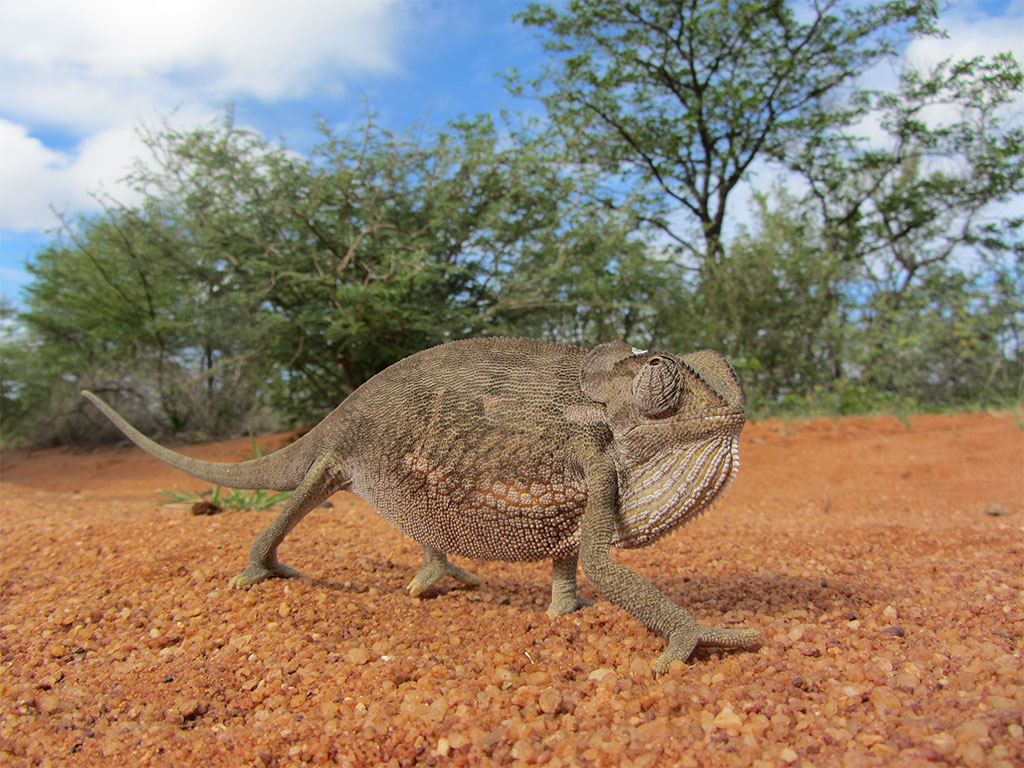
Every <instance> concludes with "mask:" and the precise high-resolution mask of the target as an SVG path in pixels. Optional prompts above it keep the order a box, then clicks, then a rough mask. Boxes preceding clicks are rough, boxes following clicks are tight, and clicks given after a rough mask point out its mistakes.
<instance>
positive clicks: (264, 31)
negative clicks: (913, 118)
mask: <svg viewBox="0 0 1024 768" xmlns="http://www.w3.org/2000/svg"><path fill="white" fill-rule="evenodd" d="M524 5H525V3H523V2H520V1H519V0H432V1H428V0H404V1H401V0H290V2H288V3H281V2H277V1H276V0H275V1H274V2H270V0H174V1H173V2H170V1H168V0H150V2H138V0H0V295H2V296H4V297H5V298H7V299H10V300H13V301H16V302H17V301H18V297H19V291H20V287H21V286H22V285H24V284H25V282H27V278H28V275H27V274H26V273H25V272H24V263H25V261H26V259H29V258H31V256H32V254H33V253H34V252H36V251H37V250H39V249H40V248H41V247H42V246H43V245H44V244H45V243H46V242H47V241H48V239H49V237H50V235H48V234H47V233H48V231H50V230H52V228H53V227H54V226H55V225H56V224H57V220H58V219H57V214H59V213H63V214H65V215H75V214H79V213H89V212H91V211H95V210H96V209H97V205H96V203H95V200H94V196H95V195H97V194H110V195H113V196H115V197H118V198H124V196H125V192H124V190H123V189H119V187H118V179H119V178H121V177H122V176H123V175H124V173H125V169H126V168H127V166H128V165H129V163H130V162H131V160H132V158H133V157H134V156H136V155H137V154H139V153H140V149H139V144H138V142H137V139H136V136H135V134H136V129H137V127H138V126H139V125H141V124H146V125H155V124H158V123H159V122H160V121H161V120H163V119H165V118H168V117H169V118H170V119H171V120H172V121H173V122H174V123H175V124H177V125H180V126H185V125H190V124H197V123H201V122H206V121H209V120H211V119H214V118H216V117H217V116H218V115H221V114H222V113H223V110H224V107H225V105H227V104H234V105H235V108H236V120H237V122H238V123H240V124H243V125H246V126H249V127H253V128H255V129H257V130H259V131H261V132H262V133H263V134H264V135H266V136H268V137H270V138H283V139H284V140H285V142H286V143H287V144H288V145H289V146H291V147H292V148H295V149H298V150H303V149H306V148H308V146H309V145H310V143H311V142H312V141H313V126H314V120H313V116H314V115H315V114H320V115H323V116H324V117H325V118H327V119H328V120H330V121H333V122H343V121H347V120H354V119H357V118H358V117H359V116H360V115H362V114H363V112H364V106H363V103H362V101H363V100H364V99H368V100H369V102H370V104H371V106H372V107H373V108H374V109H375V110H376V111H377V112H378V113H379V114H380V119H381V122H382V123H383V124H384V125H386V126H388V127H391V128H394V129H398V130H400V129H402V128H404V127H407V126H409V125H410V124H412V123H414V122H417V121H419V120H422V119H424V118H426V119H427V120H428V121H429V122H430V123H431V124H434V125H441V124H442V123H444V122H445V121H446V120H448V119H450V118H452V117H454V116H456V115H458V114H461V113H477V112H493V111H496V110H497V109H499V108H501V107H508V108H511V109H525V108H533V107H532V105H531V104H528V103H524V102H519V101H517V100H515V99H513V98H512V97H510V96H508V95H507V94H506V93H505V92H504V90H503V88H502V84H501V81H500V79H499V78H497V77H496V73H499V72H501V71H503V70H504V69H506V68H508V67H518V68H519V69H520V71H523V72H526V73H529V72H533V71H535V70H536V68H537V67H538V66H539V62H540V60H541V57H542V51H541V47H540V45H539V43H537V41H536V40H535V38H534V35H533V32H531V31H528V30H524V29H522V27H520V26H519V25H517V24H514V23H513V22H512V21H511V16H512V14H513V13H514V12H515V11H516V10H518V9H520V8H522V7H523V6H524ZM942 22H943V25H944V26H945V28H946V29H947V30H948V32H949V38H948V39H946V40H923V41H916V42H914V43H912V44H911V46H910V48H909V49H908V50H907V52H906V57H907V58H908V59H909V60H911V61H914V62H934V61H937V60H939V59H941V58H943V57H945V56H948V55H960V56H967V55H977V54H989V53H993V52H995V51H1001V50H1012V51H1014V52H1015V54H1016V55H1017V57H1018V59H1019V60H1022V61H1024V42H1022V41H1024V0H964V2H959V3H956V2H954V3H953V6H952V7H951V8H950V10H948V11H947V12H946V13H945V14H944V15H943V18H942ZM899 66H900V64H899V63H897V64H896V65H895V66H893V65H887V67H888V75H887V74H886V73H885V72H882V73H876V75H875V76H876V77H882V78H885V77H886V76H893V74H892V73H894V72H895V71H897V70H898V68H899Z"/></svg>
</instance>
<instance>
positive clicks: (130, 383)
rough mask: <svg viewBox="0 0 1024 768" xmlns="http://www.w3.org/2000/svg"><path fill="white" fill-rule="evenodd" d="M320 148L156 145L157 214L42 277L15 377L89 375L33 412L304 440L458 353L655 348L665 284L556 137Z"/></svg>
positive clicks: (237, 133) (208, 132) (147, 183)
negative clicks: (277, 426)
mask: <svg viewBox="0 0 1024 768" xmlns="http://www.w3.org/2000/svg"><path fill="white" fill-rule="evenodd" d="M321 130H322V141H321V143H320V144H319V145H318V146H317V147H315V148H314V149H313V150H312V152H311V153H310V154H309V155H306V156H303V155H299V154H298V153H295V152H291V151H288V150H287V149H285V148H283V147H279V146H274V145H272V144H270V143H268V142H266V141H265V140H264V139H263V138H262V137H260V136H259V135H257V134H255V133H253V132H251V131H247V130H244V129H240V128H238V127H237V126H235V125H234V123H233V120H232V119H231V115H230V114H228V115H227V117H226V119H225V120H223V121H221V122H218V123H214V124H210V125H207V126H203V127H200V128H198V129H195V130H189V131H177V130H174V129H172V128H169V127H164V128H163V129H161V130H159V131H155V132H152V133H150V134H149V135H148V137H147V142H148V146H149V149H150V157H149V158H147V159H146V160H145V162H140V164H139V165H138V167H137V168H136V170H135V172H134V174H133V175H132V177H131V182H132V183H133V184H134V185H135V187H136V189H137V190H139V192H140V193H141V194H142V197H143V203H142V204H141V205H140V206H138V207H136V208H125V207H118V206H111V207H110V208H109V209H108V210H107V211H106V212H105V213H104V214H103V215H102V216H99V217H96V218H93V219H87V220H82V221H80V222H78V223H77V224H76V225H75V226H74V227H71V228H69V229H68V233H67V234H68V236H69V237H68V239H67V240H66V241H65V242H63V243H61V244H55V245H54V246H53V247H52V248H50V249H47V250H46V251H44V252H43V253H41V254H40V255H39V256H38V257H37V259H36V263H35V265H34V266H33V267H32V270H33V272H34V274H35V277H36V282H35V283H34V284H33V286H32V287H31V288H30V290H29V293H28V311H27V312H26V313H24V314H23V316H22V320H23V322H24V323H25V324H26V326H27V329H28V334H27V338H26V342H25V343H24V344H22V346H21V349H22V350H23V351H25V353H26V355H25V356H24V359H23V360H22V363H21V364H20V366H19V367H20V369H21V370H22V371H23V372H24V371H27V370H28V369H29V367H31V366H30V365H29V363H31V362H32V361H41V360H43V359H47V360H50V359H56V358H57V357H58V354H57V353H58V351H60V353H61V354H63V353H65V352H68V351H69V350H70V352H72V353H73V354H71V355H70V357H67V356H65V357H64V358H61V359H62V363H61V366H58V367H50V368H47V371H48V373H47V375H46V376H45V377H42V378H40V386H39V387H36V390H38V391H39V392H40V393H43V396H44V397H45V391H46V387H47V386H51V385H56V386H57V387H58V388H59V389H60V390H61V391H62V392H65V393H66V395H67V396H66V397H65V398H63V399H62V400H61V402H62V403H63V406H62V407H63V408H64V409H65V410H67V409H70V408H73V407H74V406H73V405H72V404H73V403H76V402H77V400H76V398H75V395H74V391H75V389H76V386H77V385H78V384H79V383H85V384H89V385H91V386H96V382H97V381H100V383H101V385H102V386H100V388H101V389H104V390H105V391H106V392H107V394H108V395H112V396H113V399H115V400H118V399H120V401H121V403H122V404H125V403H126V401H134V402H136V403H137V404H138V405H139V406H140V410H144V409H145V406H146V404H147V401H149V404H150V405H151V406H155V407H156V409H157V410H159V411H162V415H163V419H162V420H161V421H162V423H161V424H159V425H154V426H162V427H163V428H164V429H165V430H167V431H179V430H181V429H182V428H192V427H194V426H196V425H198V424H201V423H206V424H207V425H218V424H219V425H226V424H228V423H231V424H233V425H237V424H239V423H241V421H242V420H241V419H238V418H232V416H235V417H237V414H238V408H241V407H243V406H245V407H248V408H252V407H254V406H255V405H258V404H259V403H261V402H266V401H267V400H268V399H269V402H270V403H271V405H273V406H274V408H275V409H276V412H277V413H279V414H281V415H283V416H284V417H286V418H287V419H289V420H308V419H312V418H318V417H319V416H321V415H323V413H325V412H326V411H327V410H329V409H330V408H332V407H334V406H335V405H337V403H338V402H340V400H341V399H343V398H344V397H345V395H347V394H348V393H349V392H350V391H351V390H352V389H353V388H354V387H356V386H358V385H359V384H360V383H362V382H363V381H365V380H366V379H367V378H369V377H370V376H372V375H373V374H375V373H376V372H378V371H379V370H381V369H382V368H384V367H386V366H387V365H389V364H390V363H392V362H394V361H395V360H397V359H399V358H401V357H404V356H406V355H408V354H411V353H413V352H416V351H419V350H421V349H424V348H426V347H429V346H431V345H434V344H438V343H442V342H445V341H449V340H452V339H455V338H461V337H464V336H470V335H482V334H510V333H513V334H514V333H529V334H531V335H536V336H542V337H547V338H551V339H555V340H561V341H570V342H577V343H584V344H594V343H597V342H598V341H604V340H606V339H607V338H609V337H610V336H618V337H627V338H628V337H630V336H631V335H635V334H638V333H641V332H642V331H643V330H644V328H645V326H644V321H645V318H649V317H650V316H651V314H652V313H651V311H650V306H649V304H650V301H651V297H652V296H654V295H655V294H656V293H657V292H658V290H659V289H658V282H659V280H660V279H661V278H660V275H661V270H660V267H661V265H660V264H659V263H657V262H655V261H654V260H651V259H649V258H648V256H647V253H646V251H645V250H644V248H643V245H642V242H641V241H640V240H639V239H638V236H637V234H636V232H635V231H634V227H633V224H634V219H633V218H632V217H630V216H628V215H626V214H625V213H624V212H621V211H613V210H609V209H606V208H603V207H601V206H597V205H595V204H594V203H593V198H592V195H591V194H589V192H588V189H587V187H588V185H589V184H590V177H589V176H588V175H587V174H572V173H567V172H566V165H565V163H564V162H562V161H561V160H559V158H558V157H557V156H556V154H555V152H554V150H553V148H552V147H551V146H550V145H549V143H548V140H547V139H546V138H545V137H543V136H538V135H534V134H533V133H531V132H530V131H528V130H527V129H526V128H525V127H524V128H513V127H509V128H507V129H505V130H500V129H499V128H498V127H496V126H495V125H494V122H493V121H492V120H491V119H490V118H487V117H479V118H473V119H468V118H467V119H462V120H459V121H456V122H455V123H453V124H451V125H449V126H448V128H447V130H446V131H442V132H438V133H430V132H427V131H424V130H418V131H409V132H407V133H403V134H392V133H390V132H387V131H384V130H382V129H380V128H379V127H378V126H377V125H376V124H375V123H374V122H373V120H372V117H370V118H368V119H367V122H366V123H365V125H363V126H362V127H361V128H359V129H357V130H355V131H352V132H350V133H345V134H340V135H339V134H338V133H336V132H334V131H332V130H330V129H329V128H327V127H326V126H321ZM60 367H62V368H63V371H59V370H58V368H60ZM36 370H38V367H37V368H36ZM229 371H230V372H231V373H232V375H233V379H232V378H231V377H229V376H227V375H226V374H227V373H228V372H229ZM69 374H70V375H69ZM221 374H224V375H221ZM54 377H57V378H59V379H60V380H59V381H57V382H54ZM61 377H63V378H61ZM76 379H77V381H76ZM4 384H5V387H4V392H5V395H4V397H3V398H0V404H3V405H4V407H5V409H7V408H8V406H10V407H14V406H15V405H17V403H16V402H15V400H17V399H18V398H17V396H15V397H13V398H11V397H7V396H6V393H7V392H8V390H11V391H13V392H15V393H17V392H21V393H26V392H27V391H28V389H30V388H31V387H27V386H26V385H27V381H26V376H21V377H20V379H19V381H18V382H13V381H12V387H7V386H6V384H7V382H6V380H5V381H4ZM203 385H205V386H203ZM214 385H215V386H214ZM183 392H184V393H186V394H189V395H190V397H183V396H182V394H183ZM221 393H222V394H224V395H225V397H226V398H227V400H226V401H224V402H223V403H222V406H223V409H222V410H223V412H222V413H221V416H222V417H223V418H221V419H220V420H216V419H208V418H204V417H203V415H202V411H201V409H199V408H197V407H195V406H196V399H197V398H199V399H200V400H203V399H204V398H205V400H203V402H206V403H212V402H220V401H216V400H215V397H214V396H215V395H218V394H221ZM232 393H234V394H235V395H237V398H234V399H233V398H232ZM190 404H191V405H192V406H193V407H191V408H190V407H189V406H190ZM200 404H201V403H200ZM236 406H237V407H236ZM129 410H131V409H129ZM137 412H138V411H136V413H137ZM52 421H54V422H55V423H57V422H60V419H52ZM215 428H216V427H215ZM28 431H30V430H28V429H26V430H23V432H28ZM66 432H67V431H66V430H65V433H66Z"/></svg>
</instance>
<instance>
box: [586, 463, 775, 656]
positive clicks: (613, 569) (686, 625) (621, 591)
mask: <svg viewBox="0 0 1024 768" xmlns="http://www.w3.org/2000/svg"><path fill="white" fill-rule="evenodd" d="M585 469H586V476H587V506H586V510H585V512H584V514H583V525H582V530H581V532H580V557H581V559H582V562H583V572H584V573H585V574H586V575H587V578H588V579H590V580H591V581H592V582H593V583H594V585H595V586H596V587H597V588H598V589H599V590H601V592H602V593H603V594H604V595H605V596H606V597H607V598H608V599H609V600H611V601H612V602H613V603H615V605H617V606H619V607H620V608H622V609H623V610H625V611H627V612H629V613H630V614H631V615H632V616H633V617H634V618H636V619H638V620H639V621H641V622H643V623H644V624H645V625H646V626H647V627H648V628H649V629H651V630H653V631H655V632H659V633H661V634H662V635H664V636H665V637H666V638H668V647H667V648H666V649H665V652H664V653H662V654H661V656H659V657H658V659H657V660H656V661H655V662H654V671H655V673H662V672H665V671H666V670H667V669H668V666H669V664H671V663H672V661H673V660H675V659H680V660H682V661H685V660H686V659H688V658H689V657H690V654H691V653H693V650H694V649H695V648H697V647H698V646H713V647H718V648H756V647H758V646H759V645H761V644H762V643H763V642H764V638H763V637H762V636H761V633H760V632H757V631H754V630H735V629H716V628H714V627H705V626H703V625H702V624H698V623H697V620H696V619H694V618H693V616H691V615H690V613H689V612H687V611H685V610H683V609H682V608H680V607H679V606H678V605H676V604H675V603H673V602H672V601H671V600H669V599H668V597H666V596H665V595H664V594H663V593H662V592H661V590H659V589H658V588H657V587H655V586H654V585H653V584H651V583H650V582H649V581H647V579H645V578H643V577H642V576H640V575H639V574H637V573H634V572H633V571H631V570H629V569H628V568H626V567H625V566H623V565H620V564H618V563H616V562H615V561H614V560H612V559H611V557H610V556H609V554H608V549H609V547H610V546H611V540H612V535H613V533H614V530H615V510H616V504H617V503H618V501H617V495H616V494H617V479H616V474H615V466H614V464H613V463H612V462H611V460H610V459H609V458H608V457H606V456H603V455H596V456H594V457H592V458H591V459H590V460H589V462H588V464H587V466H586V468H585Z"/></svg>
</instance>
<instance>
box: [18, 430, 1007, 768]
mask: <svg viewBox="0 0 1024 768" xmlns="http://www.w3.org/2000/svg"><path fill="white" fill-rule="evenodd" d="M287 438H288V436H276V437H270V438H266V439H263V440H261V441H259V442H260V444H261V447H263V448H266V449H273V448H276V447H279V446H280V445H282V444H283V443H284V442H285V440H287ZM247 449H248V445H247V442H246V441H235V442H231V443H219V444H214V445H206V446H194V447H191V448H187V449H185V452H186V453H189V454H190V455H195V456H199V457H202V458H205V459H210V460H235V459H239V458H243V457H244V455H245V454H246V451H247ZM741 456H742V462H743V468H742V469H741V471H740V474H739V478H738V479H737V481H736V482H735V483H734V485H733V487H732V489H731V490H730V491H729V493H728V494H726V496H725V498H724V499H723V501H722V502H720V503H719V504H718V506H717V507H716V508H715V509H714V510H712V511H711V512H709V513H708V514H706V515H704V516H703V517H701V518H700V519H699V520H698V521H696V522H695V523H693V524H691V525H689V526H688V527H685V528H683V529H681V530H679V531H677V532H675V533H673V534H672V535H671V536H669V537H667V538H666V539H664V540H662V541H661V542H659V543H657V544H655V545H654V546H652V547H649V548H647V549H642V550H635V551H619V552H615V553H614V554H615V557H616V558H617V559H618V560H619V561H620V562H623V563H625V564H626V565H628V566H630V567H631V568H634V569H636V570H638V571H639V572H641V573H642V574H644V575H645V576H647V577H648V578H650V579H651V580H652V581H654V582H655V583H656V584H658V585H660V586H661V587H662V588H663V589H664V590H665V591H666V592H667V593H668V594H669V596H671V598H672V599H673V600H675V601H677V602H678V603H680V604H681V605H684V606H686V607H687V608H689V609H690V610H691V611H692V612H693V613H694V614H695V615H696V617H697V618H698V620H700V621H703V622H704V623H707V624H712V625H718V626H728V627H750V628H755V629H759V630H761V631H762V632H763V633H764V634H765V635H766V637H767V638H768V644H767V645H766V646H765V647H763V648H761V649H760V650H759V651H757V652H752V653H751V652H717V651H708V650H701V651H698V653H697V654H696V655H695V657H694V658H693V659H691V661H690V663H689V664H683V663H680V662H675V663H673V665H672V668H671V670H670V671H669V673H668V674H665V675H663V676H661V677H659V678H656V679H655V678H653V677H652V675H651V672H650V664H651V662H652V661H653V660H654V659H655V658H656V657H657V655H658V654H659V653H660V651H661V650H662V648H663V647H664V640H663V639H662V638H660V637H658V636H656V635H654V634H652V633H650V632H648V631H647V630H646V629H644V628H643V627H642V626H641V625H639V624H638V623H637V622H636V621H635V620H634V619H632V618H631V617H630V616H628V615H627V614H626V613H625V612H623V611H621V610H619V609H617V608H615V607H614V606H613V605H611V604H609V603H608V602H607V601H606V600H603V599H602V598H601V597H600V595H598V594H597V593H596V592H595V591H594V590H593V588H592V587H591V586H590V585H589V584H588V583H587V582H586V579H582V580H581V583H582V585H583V587H582V592H583V595H584V596H585V597H587V598H590V599H592V600H595V601H596V604H595V605H594V606H593V607H588V608H584V609H582V610H580V611H578V612H576V613H574V614H571V615H568V616H564V617H561V618H558V619H554V620H551V619H548V618H546V616H545V615H544V609H545V607H546V605H547V601H548V598H549V592H548V590H549V586H550V581H549V579H550V564H549V563H532V564H531V563H527V564H508V563H500V562H497V563H496V562H491V563H487V562H473V561H460V562H459V564H460V565H464V566H465V567H467V568H468V569H469V570H472V571H473V572H475V573H477V574H478V575H479V576H480V577H481V578H482V579H483V584H482V585H481V586H480V587H479V588H477V589H472V590H470V589H463V588H459V587H458V586H457V585H456V584H455V583H454V582H451V581H446V582H444V583H443V584H442V586H441V588H440V590H438V591H437V592H436V593H434V594H433V595H432V596H430V597H427V598H424V599H413V598H410V597H408V596H406V595H405V593H404V591H403V587H404V586H405V584H406V583H407V582H408V581H409V579H410V578H411V576H412V575H413V573H414V572H415V570H416V568H418V567H419V564H420V556H421V553H420V548H419V546H418V545H416V544H415V543H414V542H412V541H410V540H408V539H406V538H404V537H403V536H402V535H401V534H400V533H398V532H397V531H396V530H395V529H393V528H392V527H391V526H390V525H389V524H388V523H386V522H385V521H384V520H382V519H381V518H379V517H378V516H377V515H376V514H375V513H374V512H373V511H372V510H371V509H370V508H369V507H368V506H367V505H366V504H365V503H363V502H362V501H361V500H359V499H357V498H356V497H354V496H351V495H349V494H345V493H341V494H338V495H336V496H335V497H333V499H332V504H333V507H332V508H324V509H319V510H316V511H315V512H314V513H313V514H311V515H310V516H309V517H308V518H307V519H306V520H305V521H303V523H302V524H301V525H300V526H299V527H298V528H297V529H296V530H295V531H294V532H293V534H292V535H291V536H290V537H289V538H288V540H287V541H286V542H285V544H284V545H283V547H282V559H283V560H284V561H285V562H287V563H290V564H291V565H293V566H295V567H297V568H299V569H301V571H302V572H303V574H304V575H303V577H302V578H300V579H296V580H290V581H283V580H274V581H270V582H266V583H263V584H260V585H258V586H256V587H254V588H253V589H251V590H248V591H236V590H231V589H229V588H228V586H227V582H228V579H229V578H230V577H231V576H233V575H234V574H236V573H237V572H239V571H240V570H241V569H242V568H243V567H244V565H245V564H246V561H247V552H248V548H249V544H250V542H251V541H252V539H253V537H254V536H255V535H256V534H257V533H258V532H259V531H260V530H262V529H263V528H264V527H265V526H266V525H267V523H269V521H270V520H271V519H272V517H273V516H274V514H275V513H274V512H273V511H269V512H226V513H224V514H220V515H215V516H211V517H205V516H204V517H197V516H193V515H191V514H190V512H189V510H188V509H187V508H178V507H169V506H160V497H159V496H158V494H157V493H156V489H159V488H166V489H171V488H174V487H176V486H180V487H182V488H184V489H187V490H190V491H201V490H203V489H204V487H205V486H204V485H203V484H202V483H200V482H199V481H195V480H192V479H190V478H187V477H185V476H183V475H180V474H178V473H176V472H175V471H174V470H171V469H170V468H168V467H166V466H164V465H162V464H159V463H158V462H156V461H155V460H154V459H151V458H150V457H148V456H146V455H145V454H143V453H142V452H141V451H139V450H137V449H134V448H128V447H124V448H116V449H110V450H105V451H100V452H91V453H82V452H74V451H70V450H66V449H61V450H44V451H34V452H7V453H5V454H4V455H3V456H2V480H0V543H2V560H0V765H3V766H11V767H12V768H14V767H20V766H110V767H111V768H115V767H117V766H131V767H132V768H135V767H136V766H204V768H207V767H212V766H257V767H263V768H267V767H269V766H281V767H284V766H293V765H305V764H314V765H353V766H362V765H388V766H409V765H438V766H442V765H443V766H447V765H453V766H461V765H466V766H476V765H524V766H525V765H546V766H552V767H554V766H571V765H588V766H589V765H595V766H702V765H707V766H747V765H750V766H787V765H792V766H853V767H855V766H861V765H865V766H870V765H879V766H883V765H884V766H889V765H892V766H924V765H964V766H1007V768H1009V766H1020V765H1022V764H1024V720H1022V710H1024V664H1022V652H1021V642H1022V635H1024V597H1022V595H1024V590H1022V583H1024V544H1022V526H1024V431H1022V416H1021V415H1020V414H1019V413H1010V412H999V413H975V414H959V415H934V416H916V417H912V418H910V419H909V420H908V421H901V420H899V419H896V418H893V417H880V418H873V419H863V418H850V419H841V420H828V419H816V420H810V421H802V422H782V421H775V420H770V421H763V422H758V423H752V424H749V425H748V426H747V428H746V429H745V431H744V433H743V438H742V442H741Z"/></svg>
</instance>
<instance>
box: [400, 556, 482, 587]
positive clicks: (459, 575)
mask: <svg viewBox="0 0 1024 768" xmlns="http://www.w3.org/2000/svg"><path fill="white" fill-rule="evenodd" d="M424 553H425V555H424V558H423V567H422V568H420V569H419V570H418V571H417V572H416V575H415V576H414V577H413V579H412V581H410V582H409V586H408V587H406V588H405V591H406V592H408V593H409V595H410V596H411V597H419V596H420V595H422V594H423V593H424V592H426V591H427V590H428V589H430V588H431V587H432V586H434V584H436V583H437V582H438V581H440V580H441V579H442V578H444V577H445V576H451V577H452V578H453V579H455V580H456V581H459V582H461V583H463V584H466V585H467V586H470V587H475V586H477V585H478V584H479V583H480V577H479V576H477V575H475V574H472V573H470V572H469V571H464V570H462V569H461V568H459V567H458V566H455V565H452V564H451V563H449V562H448V558H447V557H446V556H445V555H444V554H442V553H439V552H435V551H433V550H429V551H428V550H427V549H426V548H424Z"/></svg>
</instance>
